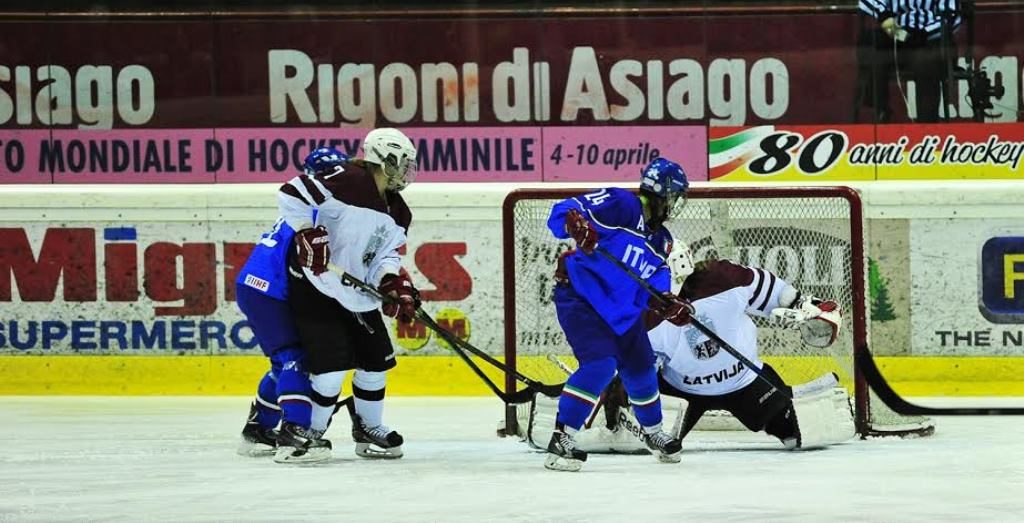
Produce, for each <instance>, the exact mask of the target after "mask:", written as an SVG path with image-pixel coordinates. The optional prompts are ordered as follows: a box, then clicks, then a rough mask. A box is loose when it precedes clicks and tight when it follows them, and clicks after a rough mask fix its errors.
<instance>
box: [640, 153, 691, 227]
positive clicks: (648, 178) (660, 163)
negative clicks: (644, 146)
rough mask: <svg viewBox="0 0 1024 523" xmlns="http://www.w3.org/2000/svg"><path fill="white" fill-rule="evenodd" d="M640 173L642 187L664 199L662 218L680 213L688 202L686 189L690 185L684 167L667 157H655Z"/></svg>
mask: <svg viewBox="0 0 1024 523" xmlns="http://www.w3.org/2000/svg"><path fill="white" fill-rule="evenodd" d="M640 175H641V178H640V189H641V190H643V191H645V192H647V193H649V194H651V195H652V196H655V197H658V198H661V199H662V200H664V213H663V216H662V219H663V220H664V219H667V218H669V217H673V216H674V215H676V214H678V213H679V211H680V210H681V209H682V208H683V206H684V205H685V204H686V189H687V188H688V187H689V186H690V184H689V182H688V181H687V180H686V173H684V172H683V168H682V167H680V166H679V164H677V163H675V162H673V161H670V160H667V159H665V158H655V159H654V160H652V161H651V163H649V164H647V166H646V167H644V168H643V169H642V170H641V171H640ZM680 202H681V203H680Z"/></svg>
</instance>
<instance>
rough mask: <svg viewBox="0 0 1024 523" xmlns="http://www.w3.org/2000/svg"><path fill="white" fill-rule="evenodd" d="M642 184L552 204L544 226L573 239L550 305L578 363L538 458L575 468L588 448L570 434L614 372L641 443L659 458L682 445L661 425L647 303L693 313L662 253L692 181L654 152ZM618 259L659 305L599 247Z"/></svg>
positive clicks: (671, 315) (658, 310)
mask: <svg viewBox="0 0 1024 523" xmlns="http://www.w3.org/2000/svg"><path fill="white" fill-rule="evenodd" d="M641 175H642V178H641V182H640V193H639V195H636V194H634V193H633V192H631V191H627V190H625V189H619V188H609V189H603V190H600V191H597V192H593V193H589V194H584V195H580V196H577V197H573V198H569V199H566V200H563V201H561V202H559V203H557V204H555V206H554V208H553V209H552V210H551V216H550V217H549V218H548V228H549V229H550V230H551V232H552V234H554V235H555V237H556V238H560V239H568V238H572V239H573V240H575V242H576V245H577V249H576V250H571V251H568V252H566V253H563V255H562V256H561V257H560V258H559V260H558V267H557V269H556V271H555V280H556V285H555V291H554V302H555V310H556V313H557V315H558V322H559V325H561V327H562V330H563V331H564V332H565V337H566V340H567V341H568V342H569V346H570V347H572V351H573V354H574V355H575V357H576V359H577V360H578V361H579V368H578V369H577V370H576V372H574V373H573V374H572V375H571V376H569V378H568V380H567V381H566V384H565V387H564V389H563V391H562V395H561V397H560V398H559V401H558V416H557V418H556V428H555V431H554V433H553V434H552V436H551V441H550V443H549V444H548V449H547V450H548V457H547V459H546V460H545V462H544V466H545V467H547V468H548V469H552V470H563V471H577V470H579V469H580V468H581V467H582V465H583V462H584V461H586V459H587V454H586V453H585V452H583V451H581V450H580V449H578V448H577V446H576V442H575V440H574V437H573V435H574V434H575V433H576V432H577V431H578V430H579V429H580V428H581V427H582V426H583V424H584V422H585V421H586V419H587V417H588V416H590V414H591V412H592V411H593V410H594V408H595V406H596V405H597V403H598V397H599V396H600V395H601V392H602V391H603V390H605V387H607V386H608V384H609V383H610V382H611V381H612V379H613V378H614V377H615V376H616V373H617V374H618V376H619V378H620V379H621V380H622V383H623V385H624V387H625V389H626V392H627V394H628V396H629V400H630V403H631V404H632V405H633V410H634V412H635V413H636V417H637V420H638V421H639V423H640V425H641V426H642V427H643V432H644V440H645V442H646V443H647V446H648V447H649V448H650V449H651V451H652V452H653V453H654V454H655V456H656V457H658V459H659V460H660V461H662V462H668V463H675V462H678V461H679V460H680V454H681V451H682V445H681V443H680V442H679V440H678V439H675V438H673V437H672V436H671V435H669V434H668V433H667V432H666V431H664V430H662V427H661V421H662V414H661V399H660V396H659V393H658V378H657V371H656V369H655V361H656V358H655V355H654V352H653V350H652V349H651V343H650V341H649V340H648V338H647V329H646V326H645V323H644V314H645V311H649V312H650V313H654V314H656V315H658V316H660V317H662V318H664V319H666V320H668V321H670V322H672V323H676V324H680V325H681V324H685V323H686V322H687V321H689V312H691V311H692V310H693V309H692V307H690V305H689V304H688V303H687V302H686V301H685V300H683V299H682V298H679V297H677V296H674V295H672V294H671V293H669V291H670V285H669V284H670V279H671V274H670V271H669V268H668V266H667V265H666V259H667V257H668V253H669V252H670V251H671V249H672V235H671V233H669V231H668V229H666V228H665V227H664V222H665V220H666V219H667V218H668V217H669V215H670V213H671V212H672V210H673V207H674V206H675V205H677V204H678V203H679V202H678V201H679V200H680V198H682V197H685V194H686V189H687V187H688V186H689V184H688V182H687V180H686V175H685V173H684V172H683V170H682V168H681V167H680V166H679V165H678V164H676V163H674V162H672V161H669V160H666V159H664V158H657V159H655V160H654V161H652V162H651V163H650V164H648V165H647V166H646V167H645V168H644V169H643V170H642V171H641ZM598 246H600V248H602V249H604V250H606V251H608V252H609V253H610V254H611V255H613V256H615V257H617V258H619V259H621V260H622V261H624V262H625V263H626V264H627V265H629V266H631V267H632V268H633V269H634V271H635V272H636V273H637V274H639V275H640V276H641V277H642V278H644V279H645V280H647V281H648V282H649V283H650V284H651V285H653V286H654V287H655V288H657V289H658V290H660V291H663V292H665V293H666V297H668V298H669V302H668V304H667V305H664V306H655V305H650V304H649V299H648V295H647V294H646V292H645V291H644V290H643V289H642V288H641V287H640V286H639V285H638V284H637V283H636V282H635V281H633V280H632V279H630V277H629V276H628V275H627V274H625V273H624V271H623V270H622V269H621V268H619V267H617V266H616V265H615V264H614V263H612V262H611V261H609V260H607V259H605V258H604V257H603V256H601V255H600V254H598V253H596V252H595V249H596V248H598Z"/></svg>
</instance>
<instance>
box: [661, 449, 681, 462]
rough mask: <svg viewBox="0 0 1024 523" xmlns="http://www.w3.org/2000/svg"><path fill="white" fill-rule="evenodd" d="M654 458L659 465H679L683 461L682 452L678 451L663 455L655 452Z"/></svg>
mask: <svg viewBox="0 0 1024 523" xmlns="http://www.w3.org/2000/svg"><path fill="white" fill-rule="evenodd" d="M654 456H655V457H656V458H658V461H660V462H661V463H679V462H680V461H682V460H683V452H682V451H679V452H676V453H673V454H665V453H664V452H655V453H654Z"/></svg>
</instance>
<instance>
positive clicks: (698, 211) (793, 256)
mask: <svg viewBox="0 0 1024 523" xmlns="http://www.w3.org/2000/svg"><path fill="white" fill-rule="evenodd" d="M583 192H586V191H584V190H578V189H569V190H565V189H537V190H533V189H526V190H519V191H514V192H513V193H511V194H510V195H509V196H508V197H507V198H506V200H505V204H504V210H503V228H504V231H503V242H504V285H505V287H504V290H505V348H506V349H505V352H506V354H505V356H506V361H507V362H509V363H510V364H511V365H513V366H515V367H516V368H517V369H518V370H519V371H521V372H522V373H524V374H526V375H528V376H530V377H533V378H535V379H538V380H540V381H542V382H545V383H560V382H563V381H565V378H566V372H565V370H564V369H563V368H561V367H560V366H559V365H558V363H557V361H555V360H559V361H561V362H564V363H565V364H566V365H567V366H568V367H570V368H574V367H575V365H576V362H575V361H574V360H573V358H572V351H571V350H570V348H569V346H568V344H567V343H566V341H565V336H564V335H563V334H562V331H561V329H560V328H559V326H558V321H557V319H556V316H555V310H554V305H553V303H552V292H553V284H554V281H553V279H552V273H553V271H554V266H555V261H556V258H557V256H558V254H559V253H560V252H562V251H563V250H566V249H569V248H571V247H572V244H571V241H560V240H557V239H555V238H554V237H552V235H551V233H550V232H549V231H548V229H547V225H546V223H547V218H548V215H549V213H550V211H551V207H552V205H553V204H554V203H555V202H557V201H559V200H561V199H564V198H567V197H570V196H574V195H578V194H581V193H583ZM667 226H668V228H669V229H670V230H671V231H672V234H673V236H674V237H675V238H677V239H680V240H683V241H686V242H687V243H688V244H689V245H690V247H691V249H692V251H693V254H694V260H695V261H699V260H703V259H709V258H718V259H729V260H733V261H737V262H739V263H742V264H744V265H748V266H756V267H762V268H764V269H767V270H770V271H772V272H774V273H775V274H777V275H779V276H780V277H782V278H784V279H786V280H787V281H788V282H790V283H791V284H793V285H794V286H795V287H797V288H798V289H800V290H801V291H802V292H804V293H810V294H813V295H815V296H818V297H822V298H830V299H833V300H836V301H837V302H838V303H839V304H840V305H841V306H842V310H843V311H844V317H843V323H844V324H843V326H842V330H841V333H840V336H839V338H838V340H837V341H836V343H835V344H833V345H832V346H831V347H829V348H826V349H819V348H814V347H810V346H807V345H805V344H803V343H802V342H801V340H800V337H799V333H798V332H797V331H793V330H783V329H778V328H775V327H773V326H772V325H770V324H769V323H767V322H765V321H764V320H761V319H755V322H757V323H758V327H759V334H758V344H759V348H760V354H761V356H762V357H763V359H764V360H765V361H767V362H769V363H770V364H771V365H772V366H773V367H774V368H775V369H776V370H778V371H779V373H780V374H781V375H782V377H783V379H784V380H785V381H786V382H787V383H789V384H791V385H793V384H799V383H804V382H807V381H810V380H813V379H815V378H818V377H820V376H821V375H822V374H824V373H826V372H834V373H835V374H836V375H838V376H839V379H840V382H841V383H842V384H843V386H844V387H846V389H847V391H848V392H849V394H850V397H851V398H853V403H854V414H855V422H856V426H857V431H858V433H859V434H861V435H862V436H878V435H928V434H930V433H931V432H932V431H933V430H934V426H933V425H932V423H931V421H930V420H928V419H927V418H912V417H906V416H900V415H898V414H896V413H895V412H893V411H891V410H890V409H888V408H887V407H885V406H884V405H883V404H882V403H881V402H880V401H879V400H877V399H875V398H872V396H871V395H870V393H869V391H868V388H867V385H866V383H865V382H864V380H863V379H862V378H861V376H860V375H859V373H858V372H857V371H856V369H855V368H854V351H855V350H856V348H857V347H864V346H866V343H867V339H868V323H869V321H868V320H869V317H868V307H867V296H866V293H865V285H866V282H867V276H866V270H865V266H866V257H865V249H864V243H865V239H864V226H863V215H862V212H861V204H860V198H859V196H858V195H857V193H856V192H855V191H854V190H853V189H850V188H847V187H813V188H795V187H794V188H789V187H772V188H766V187H758V188H743V187H700V188H691V189H690V191H689V192H688V201H687V202H686V204H685V205H684V206H682V207H681V208H680V209H677V211H676V213H675V215H674V216H673V217H672V218H671V219H670V220H669V223H668V224H667ZM515 387H516V383H515V382H514V381H512V380H511V379H510V380H509V381H508V382H507V383H506V388H507V389H509V390H510V391H511V390H514V389H515ZM709 419H710V420H711V421H712V422H713V423H715V424H716V425H719V426H721V427H734V426H735V427H738V426H739V424H738V422H737V423H729V422H728V421H723V420H722V419H721V418H720V417H716V416H710V417H709ZM506 424H507V425H508V426H514V424H515V414H514V409H509V410H508V412H506ZM698 428H701V427H698Z"/></svg>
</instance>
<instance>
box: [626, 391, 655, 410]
mask: <svg viewBox="0 0 1024 523" xmlns="http://www.w3.org/2000/svg"><path fill="white" fill-rule="evenodd" d="M660 397H661V396H660V395H659V394H658V393H657V392H655V393H654V395H653V396H651V397H650V398H644V399H639V400H637V399H633V398H629V402H630V403H632V404H633V405H637V406H639V407H643V406H644V405H650V404H652V403H654V402H655V401H658V398H660Z"/></svg>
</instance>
